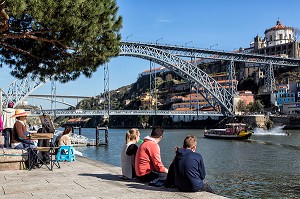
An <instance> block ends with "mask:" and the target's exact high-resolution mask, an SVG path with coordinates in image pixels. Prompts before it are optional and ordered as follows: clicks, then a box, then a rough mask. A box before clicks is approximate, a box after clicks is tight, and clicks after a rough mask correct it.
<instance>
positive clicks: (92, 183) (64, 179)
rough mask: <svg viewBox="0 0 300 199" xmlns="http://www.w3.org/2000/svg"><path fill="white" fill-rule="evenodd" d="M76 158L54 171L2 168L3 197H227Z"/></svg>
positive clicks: (0, 183) (215, 198) (1, 194)
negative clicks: (155, 182) (126, 176)
mask: <svg viewBox="0 0 300 199" xmlns="http://www.w3.org/2000/svg"><path fill="white" fill-rule="evenodd" d="M76 158H77V161H75V162H61V163H60V165H61V168H60V169H59V168H57V167H54V168H53V171H49V170H48V169H47V168H46V167H45V166H43V167H42V168H39V169H33V170H31V171H28V170H20V171H0V198H1V199H2V198H3V199H13V198H26V199H27V198H30V199H41V198H51V199H56V198H57V199H58V198H59V199H65V198H66V199H70V198H71V199H77V198H78V199H79V198H87V199H96V198H99V199H112V198H130V199H137V198H143V199H144V198H153V199H154V198H155V199H157V198H159V199H161V198H162V199H163V198H173V199H177V198H189V199H193V198H200V199H201V198H203V199H204V198H205V199H206V198H209V199H221V198H225V197H222V196H218V195H215V194H211V193H207V192H196V193H184V192H179V191H178V190H177V189H167V188H164V187H153V186H148V185H146V184H142V183H139V182H136V181H134V180H123V179H122V178H121V168H120V167H116V166H112V165H109V164H105V163H102V162H97V161H93V160H90V159H87V158H83V157H76Z"/></svg>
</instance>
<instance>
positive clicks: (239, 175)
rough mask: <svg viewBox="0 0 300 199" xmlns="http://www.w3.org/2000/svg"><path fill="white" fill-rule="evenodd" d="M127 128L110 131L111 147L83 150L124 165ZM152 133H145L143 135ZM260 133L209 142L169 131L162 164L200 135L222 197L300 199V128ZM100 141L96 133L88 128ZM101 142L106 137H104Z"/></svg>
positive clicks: (197, 132)
mask: <svg viewBox="0 0 300 199" xmlns="http://www.w3.org/2000/svg"><path fill="white" fill-rule="evenodd" d="M126 130H127V129H110V130H109V144H108V146H106V147H105V146H100V147H79V148H78V150H79V151H81V152H83V154H84V156H86V157H89V158H92V159H94V160H99V161H103V162H106V163H109V164H113V165H116V166H120V153H121V149H122V146H123V144H124V142H125V141H124V140H125V131H126ZM149 133H150V130H147V129H145V130H141V137H144V136H146V135H148V134H149ZM288 133H290V135H289V136H287V135H286V131H283V130H282V128H276V129H272V130H270V131H264V130H260V129H256V130H255V133H254V135H253V136H252V137H251V139H250V140H246V141H231V140H214V139H205V138H203V130H190V129H188V130H187V129H180V130H173V129H172V130H165V133H164V138H163V140H162V141H161V142H160V143H159V144H160V147H161V156H162V161H163V163H164V164H165V166H166V167H168V166H169V165H170V163H171V161H172V159H173V157H174V147H175V146H182V141H183V139H184V138H185V136H186V135H189V134H192V135H196V136H197V137H198V146H197V151H198V152H199V153H201V154H202V156H203V159H204V163H205V167H206V173H207V176H206V179H205V181H206V182H207V183H208V184H210V186H211V187H212V188H213V189H214V190H215V191H216V193H217V194H219V195H223V196H227V197H230V198H300V130H293V131H288ZM82 135H85V136H87V137H89V138H95V129H82ZM100 138H103V139H104V135H103V133H102V134H101V135H100Z"/></svg>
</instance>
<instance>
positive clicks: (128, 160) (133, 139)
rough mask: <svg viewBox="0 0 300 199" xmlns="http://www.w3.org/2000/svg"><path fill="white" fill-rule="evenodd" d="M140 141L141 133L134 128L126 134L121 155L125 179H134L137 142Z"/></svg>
mask: <svg viewBox="0 0 300 199" xmlns="http://www.w3.org/2000/svg"><path fill="white" fill-rule="evenodd" d="M139 140H140V132H139V130H138V129H136V128H132V129H130V130H129V131H127V132H126V136H125V141H126V143H125V144H124V146H123V149H122V153H121V165H122V174H123V178H124V179H133V178H135V177H136V174H135V168H134V163H135V154H136V152H137V150H138V146H137V144H136V143H137V142H138V141H139Z"/></svg>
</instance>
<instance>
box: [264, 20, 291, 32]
mask: <svg viewBox="0 0 300 199" xmlns="http://www.w3.org/2000/svg"><path fill="white" fill-rule="evenodd" d="M282 29H293V28H291V27H287V26H284V25H282V24H281V22H280V20H278V21H277V22H276V25H275V26H274V27H272V28H269V29H267V30H266V31H265V34H266V33H267V32H269V31H271V30H282Z"/></svg>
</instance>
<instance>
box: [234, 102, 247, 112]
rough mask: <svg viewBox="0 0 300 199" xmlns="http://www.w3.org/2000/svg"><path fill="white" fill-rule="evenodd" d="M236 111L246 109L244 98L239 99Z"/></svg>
mask: <svg viewBox="0 0 300 199" xmlns="http://www.w3.org/2000/svg"><path fill="white" fill-rule="evenodd" d="M236 109H237V111H239V112H245V111H246V104H245V101H244V100H239V101H238V103H237V106H236Z"/></svg>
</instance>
